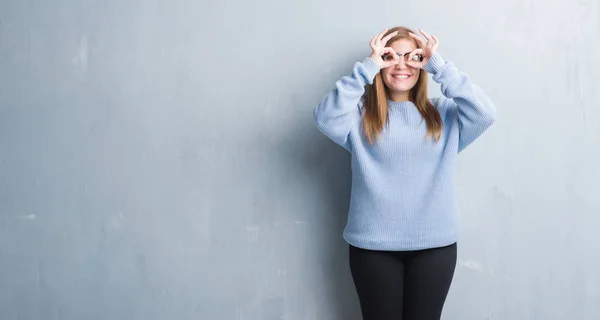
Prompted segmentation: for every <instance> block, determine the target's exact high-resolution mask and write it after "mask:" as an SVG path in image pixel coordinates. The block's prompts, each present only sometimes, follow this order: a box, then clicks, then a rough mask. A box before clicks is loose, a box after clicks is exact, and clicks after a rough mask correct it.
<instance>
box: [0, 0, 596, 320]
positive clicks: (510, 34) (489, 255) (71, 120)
mask: <svg viewBox="0 0 600 320" xmlns="http://www.w3.org/2000/svg"><path fill="white" fill-rule="evenodd" d="M395 25H406V26H409V27H412V28H423V29H425V30H426V31H428V32H430V33H432V34H434V35H436V36H437V37H438V38H439V39H440V42H441V45H440V49H439V51H440V52H441V53H442V55H443V56H444V57H445V58H446V59H448V60H452V61H453V62H454V63H455V64H456V65H457V66H458V68H459V69H460V70H461V71H464V72H467V73H468V74H469V75H470V76H471V79H472V80H473V81H474V82H475V83H476V84H478V85H479V86H481V87H482V88H483V89H484V90H486V92H487V93H488V95H489V96H490V97H491V98H492V99H493V100H494V102H495V104H496V106H497V108H498V122H497V123H496V124H495V125H494V126H493V127H492V128H491V129H490V130H489V131H488V132H487V133H486V134H485V135H484V136H482V137H481V138H480V139H479V140H478V141H477V142H476V143H475V144H473V145H472V146H471V147H470V148H469V149H468V150H467V151H465V152H464V153H463V154H462V155H461V157H460V164H459V167H458V177H459V179H458V180H459V184H458V192H459V194H460V199H459V200H460V208H461V221H462V236H461V240H460V245H459V261H458V268H457V271H456V277H455V280H454V283H453V285H452V288H451V291H450V295H449V297H448V303H447V305H446V309H445V311H444V317H445V319H464V320H467V319H488V320H491V319H501V320H507V319H510V320H520V319H524V320H530V319H539V320H565V319H577V320H598V319H600V303H599V302H600V273H599V272H598V270H600V250H598V244H599V243H600V232H598V227H599V226H600V197H598V195H599V191H598V186H597V183H598V181H600V166H599V165H598V164H600V90H598V88H599V87H600V81H599V74H600V73H599V71H600V59H598V57H599V56H600V42H599V41H598V39H599V38H600V3H599V2H598V0H575V1H571V0H569V1H567V0H543V1H542V0H529V1H523V0H518V1H517V0H507V1H475V0H469V1H464V2H460V4H459V2H454V1H441V0H435V1H409V2H407V1H388V0H383V1H376V2H366V1H356V0H350V1H325V2H321V1H317V0H306V1H295V2H289V1H274V0H256V1H233V0H223V1H210V0H203V1H191V0H170V1H166V0H145V1H116V0H105V1H99V0H56V1H41V0H1V1H0V319H3V320H5V319H6V320H9V319H22V320H25V319H27V320H29V319H48V320H54V319H56V320H58V319H78V320H80V319H89V320H96V319H144V320H152V319H178V320H184V319H206V320H221V319H223V320H225V319H244V320H252V319H257V320H272V319H290V320H292V319H294V320H295V319H318V320H321V319H344V320H347V319H349V320H352V319H360V315H359V308H358V302H357V298H356V295H355V292H354V287H353V285H352V282H351V277H350V273H349V268H348V264H347V246H346V244H345V243H344V241H343V240H342V238H341V232H342V228H343V227H344V224H345V219H346V210H347V208H348V200H349V190H350V189H349V188H350V167H349V155H348V154H347V153H346V152H345V151H344V150H342V149H341V148H339V147H338V146H336V145H334V144H333V143H332V142H330V141H328V140H327V139H326V138H325V137H324V136H323V135H321V134H320V133H319V132H318V131H317V130H316V128H315V126H314V124H313V122H312V109H313V107H314V106H315V105H316V104H317V103H318V101H319V100H320V99H321V97H322V96H323V95H324V94H325V93H326V92H328V91H329V90H330V89H331V88H332V87H333V83H334V82H335V81H336V80H337V79H339V78H340V77H341V76H343V75H345V74H347V73H348V72H349V71H350V68H351V66H352V64H353V63H354V62H355V61H358V60H361V59H362V58H364V57H365V56H366V55H368V54H369V53H370V51H369V47H368V41H369V38H370V37H371V36H372V35H374V34H376V33H378V32H379V31H381V30H382V29H383V28H386V27H392V26H395ZM431 87H432V91H431V95H432V96H435V95H437V94H439V92H438V91H436V90H435V89H437V86H436V85H435V84H434V83H432V84H431Z"/></svg>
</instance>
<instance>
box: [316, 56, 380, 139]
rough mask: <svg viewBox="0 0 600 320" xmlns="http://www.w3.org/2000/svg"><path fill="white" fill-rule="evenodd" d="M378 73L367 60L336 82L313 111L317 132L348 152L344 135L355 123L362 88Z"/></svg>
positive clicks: (376, 67)
mask: <svg viewBox="0 0 600 320" xmlns="http://www.w3.org/2000/svg"><path fill="white" fill-rule="evenodd" d="M378 72H379V66H378V65H377V64H376V63H375V62H374V61H373V60H371V59H370V58H365V59H364V60H363V61H362V62H356V63H355V64H354V68H353V69H352V72H351V73H350V74H349V75H347V76H344V77H343V78H341V79H340V80H338V81H337V82H336V83H335V88H334V89H333V90H331V91H330V92H329V93H328V94H327V95H326V96H325V97H324V98H323V100H321V102H320V103H319V104H318V105H317V107H316V108H315V109H314V112H313V117H314V120H315V123H316V125H317V128H318V129H319V131H321V132H322V133H323V134H324V135H325V136H327V137H328V138H329V139H331V140H332V141H334V142H335V143H337V144H339V145H341V146H342V147H344V148H346V149H349V145H348V135H349V133H350V129H351V128H352V126H353V125H355V124H356V123H357V122H358V121H359V118H360V109H359V107H360V100H361V98H362V96H363V94H364V91H365V89H364V87H365V85H367V84H371V83H373V79H374V78H375V75H377V73H378Z"/></svg>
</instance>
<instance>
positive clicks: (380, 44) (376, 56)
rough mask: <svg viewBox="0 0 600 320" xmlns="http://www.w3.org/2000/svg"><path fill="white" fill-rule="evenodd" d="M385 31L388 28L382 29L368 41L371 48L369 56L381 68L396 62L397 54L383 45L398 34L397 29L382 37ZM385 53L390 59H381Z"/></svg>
mask: <svg viewBox="0 0 600 320" xmlns="http://www.w3.org/2000/svg"><path fill="white" fill-rule="evenodd" d="M387 31H388V29H385V30H383V31H382V32H381V33H379V34H378V35H376V36H374V37H373V38H371V42H370V43H369V44H370V46H371V50H373V52H372V53H371V56H370V58H371V60H373V61H375V62H376V63H377V64H378V65H379V68H381V69H384V68H387V67H391V66H393V65H396V64H397V63H398V55H397V54H396V52H395V51H394V49H392V48H390V47H386V46H385V45H386V44H387V42H388V41H389V40H390V39H391V38H392V37H394V36H395V35H397V34H398V31H394V32H392V33H390V34H388V35H387V36H385V38H382V37H383V36H384V35H385V33H386V32H387ZM386 54H387V55H389V56H391V59H389V58H388V59H386V60H383V58H382V56H383V55H386Z"/></svg>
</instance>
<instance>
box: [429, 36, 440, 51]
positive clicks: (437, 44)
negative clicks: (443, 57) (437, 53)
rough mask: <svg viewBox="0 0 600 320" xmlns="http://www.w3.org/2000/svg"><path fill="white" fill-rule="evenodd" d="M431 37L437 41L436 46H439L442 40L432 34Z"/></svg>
mask: <svg viewBox="0 0 600 320" xmlns="http://www.w3.org/2000/svg"><path fill="white" fill-rule="evenodd" d="M431 37H432V38H433V41H434V42H435V47H436V48H437V47H438V46H439V45H440V41H439V40H438V38H436V37H435V36H431Z"/></svg>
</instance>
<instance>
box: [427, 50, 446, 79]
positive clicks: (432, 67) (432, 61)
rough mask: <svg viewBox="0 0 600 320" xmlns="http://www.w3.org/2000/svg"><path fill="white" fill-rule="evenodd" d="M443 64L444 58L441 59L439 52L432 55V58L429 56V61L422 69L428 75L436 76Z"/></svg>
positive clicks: (444, 62)
mask: <svg viewBox="0 0 600 320" xmlns="http://www.w3.org/2000/svg"><path fill="white" fill-rule="evenodd" d="M445 64H446V61H444V58H442V56H441V55H440V54H439V52H436V53H434V54H433V56H431V58H429V61H427V64H425V67H424V69H425V71H427V72H428V73H431V74H436V73H437V72H438V71H439V70H440V69H441V68H442V67H443V66H444V65H445Z"/></svg>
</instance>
